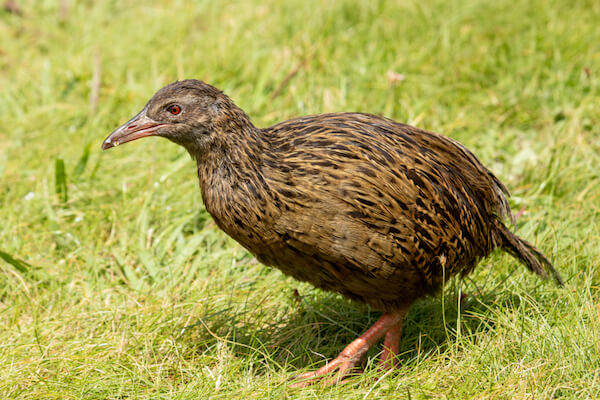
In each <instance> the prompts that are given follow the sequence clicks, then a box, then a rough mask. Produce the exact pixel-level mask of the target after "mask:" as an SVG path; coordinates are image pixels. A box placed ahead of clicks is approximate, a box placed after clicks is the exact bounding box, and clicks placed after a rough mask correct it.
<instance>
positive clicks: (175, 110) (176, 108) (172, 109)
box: [167, 104, 181, 115]
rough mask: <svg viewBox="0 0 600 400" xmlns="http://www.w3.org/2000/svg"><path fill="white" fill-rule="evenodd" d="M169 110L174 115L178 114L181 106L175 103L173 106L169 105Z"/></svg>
mask: <svg viewBox="0 0 600 400" xmlns="http://www.w3.org/2000/svg"><path fill="white" fill-rule="evenodd" d="M167 111H168V112H170V113H171V114H173V115H177V114H179V113H180V112H181V107H179V106H178V105H177V104H173V105H172V106H169V108H167Z"/></svg>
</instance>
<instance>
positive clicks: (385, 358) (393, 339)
mask: <svg viewBox="0 0 600 400" xmlns="http://www.w3.org/2000/svg"><path fill="white" fill-rule="evenodd" d="M403 322H404V319H401V320H400V321H398V323H397V324H395V325H394V326H392V327H391V328H390V330H388V331H387V333H386V334H385V339H383V351H382V352H381V356H380V358H379V370H380V371H384V370H388V369H392V368H395V367H396V359H395V357H396V356H397V355H398V349H399V348H400V335H401V334H402V323H403Z"/></svg>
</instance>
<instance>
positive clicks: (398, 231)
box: [102, 80, 561, 386]
mask: <svg viewBox="0 0 600 400" xmlns="http://www.w3.org/2000/svg"><path fill="white" fill-rule="evenodd" d="M146 136H162V137H165V138H167V139H169V140H171V141H173V142H175V143H177V144H180V145H182V146H183V147H185V148H186V149H187V151H188V152H189V153H190V155H191V156H192V157H193V158H194V159H195V160H196V163H197V168H198V178H199V180H200V188H201V190H202V198H203V200H204V204H205V206H206V209H207V211H208V212H209V213H210V214H211V215H212V217H213V218H214V220H215V222H216V223H217V225H218V226H219V227H220V228H221V229H222V230H223V231H225V232H226V233H227V234H228V235H230V236H231V237H233V238H234V239H235V240H236V241H238V242H239V243H240V244H241V245H242V246H244V247H245V248H246V249H248V251H250V252H251V253H252V254H254V255H255V256H256V258H257V259H258V260H259V261H260V262H262V263H264V264H266V265H271V266H275V267H277V268H279V269H280V270H281V271H283V272H284V273H286V274H288V275H291V276H293V277H294V278H296V279H299V280H301V281H308V282H310V283H312V284H313V285H315V286H316V287H319V288H321V289H325V290H331V291H335V292H339V293H341V294H342V295H344V296H346V297H349V298H351V299H354V300H359V301H362V302H365V303H367V304H369V305H370V306H371V307H373V308H374V309H377V310H380V311H382V312H383V315H382V316H381V318H380V319H379V320H378V321H377V322H376V323H375V324H374V325H373V326H372V327H371V328H370V329H368V330H367V331H366V332H365V333H364V334H363V335H362V336H360V337H359V338H358V339H356V340H355V341H353V342H352V343H350V344H349V345H348V346H347V347H346V348H345V349H344V350H343V351H342V352H341V353H340V354H339V355H338V357H337V358H336V359H334V360H333V361H331V362H330V363H328V364H327V365H325V366H324V367H322V368H320V369H318V370H317V371H314V372H310V373H306V374H303V375H301V376H300V378H304V379H303V380H302V381H300V382H297V383H296V384H295V385H296V386H302V385H306V384H310V383H312V382H313V381H315V380H317V379H320V378H322V377H323V376H325V375H328V374H329V373H330V372H333V371H337V373H335V374H334V375H333V376H331V377H329V378H328V379H329V380H328V381H326V383H333V382H339V381H340V380H341V379H343V378H344V377H345V376H346V375H348V374H349V373H350V371H352V369H353V368H354V367H355V365H356V364H357V363H358V362H359V361H360V359H361V357H362V356H363V355H364V354H365V353H366V351H367V350H368V349H369V347H371V346H372V345H373V344H374V343H375V342H376V341H378V340H379V339H380V338H382V337H383V336H385V339H384V344H383V353H382V355H381V361H380V362H381V366H382V367H384V368H392V367H393V366H394V354H397V352H398V346H399V341H400V333H401V329H402V322H403V320H404V317H405V315H406V314H407V312H408V310H409V308H410V306H411V305H412V304H413V303H414V301H415V300H417V299H419V298H421V297H423V296H426V295H428V294H432V293H434V292H435V291H436V290H439V289H440V287H441V286H442V284H443V282H444V281H445V280H448V279H449V278H450V277H451V276H453V275H455V274H458V273H460V274H461V275H465V274H467V273H469V272H470V271H471V270H472V269H473V268H474V267H475V265H476V264H477V262H478V261H479V260H480V259H481V258H482V257H485V256H487V255H488V254H490V252H491V251H493V250H494V249H496V248H499V249H501V250H504V251H507V252H508V253H510V254H512V255H513V256H514V257H516V258H518V259H519V260H520V261H522V262H523V263H524V264H525V266H527V267H528V268H529V269H530V270H532V271H534V272H536V273H537V274H539V275H541V276H543V277H545V276H546V271H550V272H551V274H552V275H553V276H554V278H555V279H556V280H557V281H559V282H561V279H560V277H559V275H558V273H557V272H556V271H555V269H554V268H553V266H552V264H551V263H550V262H549V261H548V259H547V258H546V257H545V256H544V255H543V254H542V253H541V252H540V251H538V250H537V249H536V248H535V247H533V246H532V245H531V244H529V243H527V242H526V241H524V240H523V239H521V238H519V237H517V236H516V235H514V234H513V233H512V232H511V231H510V230H509V229H508V228H507V227H506V226H505V225H504V224H503V222H502V221H503V220H504V219H505V218H511V211H510V208H509V205H508V202H507V200H506V196H507V195H508V192H507V190H506V188H505V187H504V185H503V184H502V183H501V182H500V181H499V180H498V178H496V177H495V176H494V175H493V174H492V173H491V172H490V171H489V170H488V169H487V168H486V167H484V166H483V165H482V164H481V163H480V162H479V160H478V159H477V158H476V157H475V156H474V155H473V154H472V153H471V152H470V151H469V150H467V149H466V148H465V147H464V146H462V145H461V144H460V143H458V142H456V141H454V140H452V139H449V138H447V137H444V136H441V135H438V134H435V133H431V132H427V131H425V130H422V129H418V128H415V127H412V126H409V125H404V124H400V123H397V122H394V121H392V120H389V119H385V118H381V117H377V116H374V115H369V114H361V113H334V114H322V115H312V116H305V117H300V118H294V119H291V120H288V121H285V122H282V123H279V124H277V125H274V126H271V127H269V128H266V129H259V128H256V127H255V126H254V125H253V124H252V123H251V122H250V119H249V118H248V116H247V115H246V114H245V113H244V111H242V110H241V109H240V108H238V107H237V106H236V105H235V104H234V103H233V102H232V101H231V100H230V99H229V98H228V97H227V96H226V95H225V94H223V93H222V92H221V91H220V90H218V89H216V88H214V87H213V86H210V85H208V84H206V83H204V82H201V81H197V80H185V81H182V82H175V83H172V84H170V85H168V86H166V87H164V88H162V89H161V90H159V91H158V92H157V93H156V94H155V95H154V97H152V99H150V101H149V102H148V103H147V104H146V106H145V107H144V109H143V110H142V111H141V112H140V113H139V114H137V115H136V116H135V117H133V118H132V119H131V120H129V121H128V122H127V123H125V124H124V125H122V126H121V127H119V128H118V129H116V130H115V131H114V132H113V133H111V134H110V135H109V136H108V138H106V140H105V141H104V143H103V145H102V148H103V149H108V148H111V147H114V146H117V145H119V144H121V143H125V142H129V141H131V140H135V139H138V138H142V137H146Z"/></svg>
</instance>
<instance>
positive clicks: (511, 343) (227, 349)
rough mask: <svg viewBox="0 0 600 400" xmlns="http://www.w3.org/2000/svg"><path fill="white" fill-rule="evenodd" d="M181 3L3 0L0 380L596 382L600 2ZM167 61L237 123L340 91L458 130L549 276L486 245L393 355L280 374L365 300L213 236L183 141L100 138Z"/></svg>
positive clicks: (469, 390)
mask: <svg viewBox="0 0 600 400" xmlns="http://www.w3.org/2000/svg"><path fill="white" fill-rule="evenodd" d="M188 3H190V2H186V1H177V0H172V1H163V2H160V5H156V6H150V5H141V4H140V2H136V1H126V2H115V1H108V0H106V1H78V2H75V1H69V0H62V1H33V0H24V1H21V2H18V1H6V2H5V1H3V2H2V4H6V6H5V7H4V8H3V9H1V10H0V221H1V222H0V320H1V323H0V393H2V395H1V396H2V397H3V398H10V399H124V398H127V399H197V398H222V399H232V398H252V399H254V398H278V399H279V398H320V399H348V398H353V399H354V398H356V399H375V398H390V399H396V398H410V399H424V398H447V399H464V398H479V399H513V398H535V399H542V398H572V399H582V398H597V397H598V396H600V372H599V371H600V357H598V354H599V353H600V305H599V304H600V301H599V300H600V244H599V243H600V241H599V239H600V208H599V204H600V184H599V178H600V172H599V171H600V126H599V125H598V121H600V40H598V39H599V37H600V25H599V24H598V21H599V20H600V2H597V1H566V0H560V1H554V2H546V1H542V0H533V1H524V0H518V1H516V2H515V1H509V0H481V1H475V0H467V1H455V0H451V1H442V0H424V1H421V0H419V1H416V0H415V1H412V0H408V1H403V2H385V1H370V2H359V1H356V2H326V1H323V2H316V1H301V0H292V1H288V2H285V3H283V2H282V3H280V2H278V1H274V0H271V1H268V2H258V1H248V2H242V1H238V2H232V1H199V2H195V3H194V4H193V5H190V4H188ZM148 4H149V3H148ZM183 78H199V79H203V80H205V81H207V82H209V83H211V84H213V85H215V86H217V87H219V88H221V89H223V90H225V92H226V93H228V94H229V95H230V96H231V97H232V98H233V99H234V100H235V101H236V102H237V104H238V105H239V106H241V107H242V108H243V109H245V110H246V111H247V112H248V114H249V115H250V116H251V118H252V120H253V121H254V123H255V124H257V125H258V126H267V125H270V124H273V123H275V122H278V121H281V120H284V119H287V118H290V117H294V116H299V115H303V114H313V113H322V112H331V111H362V112H370V113H375V114H381V115H384V116H387V117H390V118H393V119H395V120H398V121H401V122H407V123H410V124H413V125H417V126H420V127H423V128H426V129H429V130H434V131H437V132H440V133H443V134H445V135H448V136H451V137H453V138H455V139H457V140H459V141H461V142H462V143H463V144H465V145H466V146H467V147H468V148H470V149H471V150H472V151H473V152H474V153H475V154H476V155H477V156H478V157H479V158H480V159H481V160H482V161H483V162H484V164H486V165H487V166H489V167H490V168H491V169H492V171H494V173H495V174H496V175H498V177H499V178H500V179H501V180H502V181H503V182H504V183H505V184H506V185H507V187H508V188H509V189H510V190H511V192H512V195H513V196H512V198H511V205H512V207H513V209H514V210H515V212H516V213H518V215H519V218H518V223H517V227H518V232H519V234H520V235H522V236H523V237H525V238H527V239H529V240H531V241H532V242H533V243H535V244H536V245H537V246H538V247H539V248H540V249H542V250H543V251H544V252H545V253H546V254H548V256H549V258H550V259H551V260H552V261H553V262H554V264H555V266H556V267H557V269H558V270H559V271H560V272H561V274H562V275H563V277H564V278H565V280H566V285H565V287H563V288H559V287H557V286H555V285H554V284H553V283H552V282H550V281H541V280H539V279H538V278H537V277H536V276H534V275H532V274H531V273H529V272H528V271H527V270H526V269H525V268H524V267H523V266H521V265H519V264H518V263H517V262H516V261H515V260H514V259H512V258H510V257H509V256H506V255H500V254H494V255H492V256H491V257H489V258H487V259H485V260H483V261H482V263H481V265H480V266H479V268H478V269H477V270H476V271H475V273H474V274H473V275H471V276H470V277H468V278H467V279H464V280H459V279H453V280H451V281H450V282H449V283H448V285H447V286H446V287H445V289H444V291H443V295H442V294H440V295H438V296H436V297H434V298H428V299H424V300H422V301H419V302H418V303H417V304H416V305H415V306H414V308H413V309H412V310H411V312H410V313H409V315H408V318H407V321H406V323H405V330H404V333H403V341H402V344H401V354H400V356H399V357H400V367H399V369H398V370H397V372H394V373H391V374H386V375H382V374H380V373H378V372H377V368H374V367H373V364H375V363H376V357H377V352H378V351H379V349H374V350H372V351H371V352H370V353H369V357H368V359H367V361H366V365H365V374H363V375H362V376H360V377H356V378H353V379H351V380H350V381H349V382H348V383H347V384H345V385H341V386H337V387H331V388H322V387H320V386H313V387H308V388H304V389H291V388H289V387H288V383H289V381H290V379H291V378H292V377H293V376H294V375H295V374H298V373H300V372H304V371H307V370H308V369H309V368H314V367H317V366H320V365H322V364H323V363H324V362H325V360H327V359H330V358H332V357H334V356H335V355H336V354H337V353H338V352H339V351H340V350H341V349H342V348H343V347H344V345H345V344H346V343H347V342H349V341H350V340H351V339H353V338H354V337H355V336H356V335H357V334H360V333H361V332H362V331H364V330H365V329H366V328H367V327H368V325H369V324H371V323H372V322H374V321H375V320H376V319H377V318H378V316H379V314H378V313H377V312H375V311H373V310H369V309H368V308H367V307H366V306H363V305H360V304H355V303H352V302H349V301H347V300H345V299H343V298H341V297H339V296H338V295H335V294H331V293H324V292H321V291H319V290H316V289H313V288H311V287H310V286H309V285H306V284H300V283H298V282H296V281H294V280H292V279H290V278H287V277H285V276H283V275H282V274H281V273H280V272H279V271H277V270H274V269H270V268H267V267H264V266H262V265H260V264H259V263H257V262H256V261H255V260H254V259H253V257H252V256H251V255H249V254H248V253H247V252H246V251H245V250H244V249H242V248H241V247H240V246H239V245H237V244H236V243H235V242H234V241H233V240H231V239H229V238H227V237H226V236H225V235H224V234H223V233H221V232H220V231H219V230H218V229H217V227H216V226H215V225H214V223H213V222H212V221H211V219H210V217H209V215H208V214H207V213H206V211H205V210H204V207H203V205H202V199H201V197H200V192H199V190H198V183H197V180H196V176H195V166H194V163H193V162H192V161H191V160H190V159H189V156H188V155H187V154H186V153H185V151H184V150H183V149H182V148H179V147H177V146H175V145H174V144H172V143H169V142H168V141H165V140H161V139H157V138H150V139H145V140H143V141H139V142H135V143H131V144H128V145H126V146H123V147H119V148H118V149H115V150H112V151H109V152H101V151H100V145H101V143H102V140H103V139H104V138H105V137H106V135H107V134H108V133H109V132H110V131H111V130H112V129H113V128H114V127H116V126H118V125H119V124H120V123H122V122H124V121H126V120H127V119H128V118H129V117H131V116H132V115H134V113H136V112H137V111H139V109H141V107H142V106H143V105H144V104H145V102H146V101H147V99H148V98H149V97H150V96H151V95H152V94H153V93H154V91H155V90H157V89H158V88H160V87H161V86H163V85H164V84H167V83H169V82H171V81H174V80H176V79H183Z"/></svg>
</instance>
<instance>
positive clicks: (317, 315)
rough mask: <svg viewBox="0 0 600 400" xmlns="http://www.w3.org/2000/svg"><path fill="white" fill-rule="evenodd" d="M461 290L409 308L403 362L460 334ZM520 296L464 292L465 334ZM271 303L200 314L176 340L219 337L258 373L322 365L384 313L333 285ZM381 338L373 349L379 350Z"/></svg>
mask: <svg viewBox="0 0 600 400" xmlns="http://www.w3.org/2000/svg"><path fill="white" fill-rule="evenodd" d="M457 299H458V296H457V295H456V294H454V293H452V294H447V295H446V296H445V298H444V299H443V301H442V297H441V295H438V296H436V297H435V298H432V297H429V298H425V299H422V300H419V301H418V302H417V303H415V304H414V305H413V307H412V308H411V310H410V312H409V314H408V316H407V319H406V322H405V324H404V329H403V333H402V341H401V344H400V355H399V358H400V362H401V364H402V365H404V364H408V365H410V364H413V363H415V362H416V361H417V360H418V359H423V358H427V357H429V356H430V355H431V354H435V353H442V352H443V351H444V350H445V349H446V347H447V346H448V344H449V342H451V341H454V340H456V339H457V321H458V320H457V318H458V315H459V308H458V302H457ZM519 302H520V299H519V297H518V296H515V295H513V294H511V293H500V294H499V293H496V292H494V293H489V294H486V293H484V294H479V295H477V296H467V297H465V298H463V300H462V301H461V303H460V332H461V338H462V340H473V341H475V340H476V336H477V335H478V334H480V333H481V332H485V331H487V330H489V329H491V328H493V326H494V323H495V322H494V317H493V314H494V310H495V309H498V308H503V307H515V306H518V303H519ZM269 307H273V306H266V307H264V308H261V307H257V308H256V309H253V310H250V311H247V312H244V313H239V312H236V308H235V307H231V308H228V309H226V310H221V311H219V312H217V313H213V314H211V315H207V316H204V317H202V318H201V320H200V321H199V322H197V323H194V324H192V325H189V326H188V327H186V331H187V332H188V334H184V335H182V336H180V337H179V339H178V340H181V341H185V342H187V343H186V344H187V346H189V347H191V348H195V349H196V351H197V352H199V353H203V352H212V351H214V349H215V348H216V345H217V343H218V342H219V341H225V342H226V343H227V344H228V347H229V350H230V351H231V352H232V353H233V354H235V355H236V356H238V357H242V358H247V359H248V361H249V363H252V364H253V366H252V369H253V371H254V373H255V374H262V373H264V372H265V370H266V369H267V368H269V369H278V368H282V367H287V368H289V369H291V370H294V371H295V370H301V369H305V368H307V367H312V368H314V367H317V366H321V365H323V363H324V362H325V361H327V360H331V359H332V358H334V357H335V356H337V354H338V353H339V352H340V351H341V350H342V349H343V348H344V347H345V346H346V345H347V344H348V343H350V342H351V341H352V340H354V339H356V338H357V337H358V336H359V335H360V334H361V333H362V332H364V331H365V330H366V329H367V328H368V327H369V326H370V325H371V324H373V323H374V322H375V321H376V320H377V319H378V318H379V316H380V315H381V313H380V312H377V311H373V310H371V309H369V308H368V307H367V306H365V305H362V304H358V303H355V302H351V301H349V300H346V299H344V298H343V297H341V296H340V295H336V294H334V293H324V292H312V293H311V295H308V296H305V297H299V296H298V297H293V296H291V297H290V301H289V302H288V304H287V309H286V312H285V313H283V314H282V313H281V311H280V310H281V309H279V313H278V316H277V317H276V318H271V317H270V316H269V314H271V315H275V314H277V311H276V310H273V309H272V308H269ZM380 351H381V343H379V344H378V345H376V346H373V348H372V349H371V350H370V351H369V353H368V355H367V356H368V357H369V358H371V357H376V356H377V354H378V353H379V352H380Z"/></svg>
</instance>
